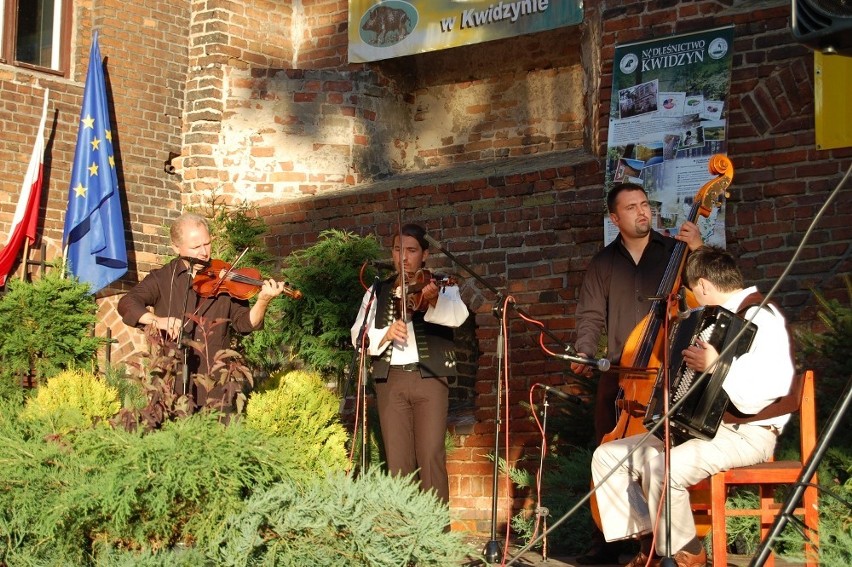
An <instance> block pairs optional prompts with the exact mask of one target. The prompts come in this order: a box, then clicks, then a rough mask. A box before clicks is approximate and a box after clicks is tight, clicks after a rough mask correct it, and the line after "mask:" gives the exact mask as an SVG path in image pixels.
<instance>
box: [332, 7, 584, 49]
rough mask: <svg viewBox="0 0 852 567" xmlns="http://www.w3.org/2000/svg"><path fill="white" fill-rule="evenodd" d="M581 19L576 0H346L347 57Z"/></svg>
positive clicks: (452, 43)
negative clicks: (347, 18)
mask: <svg viewBox="0 0 852 567" xmlns="http://www.w3.org/2000/svg"><path fill="white" fill-rule="evenodd" d="M582 21H583V1H582V0H499V1H497V2H495V1H494V0H461V1H460V0H349V62H350V63H363V62H366V61H378V60H381V59H389V58H391V57H402V56H404V55H412V54H414V53H424V52H426V51H435V50H438V49H448V48H450V47H457V46H460V45H470V44H474V43H481V42H483V41H490V40H494V39H501V38H505V37H513V36H517V35H523V34H528V33H534V32H539V31H544V30H552V29H556V28H559V27H563V26H569V25H575V24H579V23H581V22H582Z"/></svg>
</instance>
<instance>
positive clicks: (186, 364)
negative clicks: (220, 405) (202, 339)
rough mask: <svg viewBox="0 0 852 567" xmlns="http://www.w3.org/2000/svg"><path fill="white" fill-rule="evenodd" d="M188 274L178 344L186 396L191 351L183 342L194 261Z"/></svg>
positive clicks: (183, 390) (183, 391)
mask: <svg viewBox="0 0 852 567" xmlns="http://www.w3.org/2000/svg"><path fill="white" fill-rule="evenodd" d="M182 261H186V260H182ZM186 274H187V276H188V277H189V285H188V286H187V288H186V293H185V294H184V296H183V309H182V310H181V313H180V332H179V333H178V338H177V344H178V350H179V351H181V352H182V353H183V357H182V358H183V369H182V377H183V389H182V393H183V395H184V396H185V395H186V394H187V391H188V388H189V352H188V350H187V346H186V345H185V344H184V342H183V335H184V328H185V327H186V307H187V305H188V303H189V292H190V291H192V280H193V275H192V263H191V262H190V263H189V266H188V267H187V271H186Z"/></svg>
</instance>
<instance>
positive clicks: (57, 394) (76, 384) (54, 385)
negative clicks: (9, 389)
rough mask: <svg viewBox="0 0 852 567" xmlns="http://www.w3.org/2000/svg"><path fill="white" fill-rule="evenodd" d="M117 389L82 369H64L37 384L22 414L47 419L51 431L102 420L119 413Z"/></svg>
mask: <svg viewBox="0 0 852 567" xmlns="http://www.w3.org/2000/svg"><path fill="white" fill-rule="evenodd" d="M120 409H121V402H119V400H118V390H117V389H116V388H113V387H110V386H109V385H108V384H107V383H106V381H105V380H104V379H103V378H100V377H98V376H96V375H95V374H94V373H92V372H89V371H83V370H65V371H63V372H60V373H59V374H57V375H56V376H53V377H52V378H50V379H49V380H48V381H47V383H46V384H42V385H40V386H39V387H38V389H37V391H36V395H35V396H33V397H30V398H29V399H28V400H27V403H26V407H25V408H24V411H23V412H22V414H21V417H22V418H24V419H29V420H41V421H45V422H49V423H51V424H52V426H53V430H54V433H57V432H67V431H70V430H71V429H75V428H80V427H88V426H90V425H92V424H94V423H103V422H106V421H108V420H109V419H110V418H111V417H113V416H114V415H115V414H117V413H118V411H119V410H120Z"/></svg>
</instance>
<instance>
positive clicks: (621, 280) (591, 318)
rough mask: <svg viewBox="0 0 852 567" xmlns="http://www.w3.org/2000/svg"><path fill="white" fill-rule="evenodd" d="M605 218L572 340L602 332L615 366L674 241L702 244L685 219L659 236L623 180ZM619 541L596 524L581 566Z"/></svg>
mask: <svg viewBox="0 0 852 567" xmlns="http://www.w3.org/2000/svg"><path fill="white" fill-rule="evenodd" d="M606 201H607V209H608V210H609V218H610V220H611V221H612V223H613V224H614V225H615V226H616V227H617V228H618V236H617V237H616V238H615V240H613V241H612V242H611V243H610V244H609V245H607V246H606V247H605V248H603V249H602V250H601V251H599V252H598V253H597V254H595V256H594V257H593V258H592V261H591V262H590V263H589V266H588V268H587V269H586V273H585V275H584V277H583V283H582V286H581V288H580V297H579V301H578V303H577V311H576V319H577V340H576V342H575V350H576V351H577V354H578V355H579V356H582V357H585V358H588V357H593V356H594V355H595V354H596V351H597V348H598V341H599V339H600V336H601V334H602V333H604V332H606V335H607V351H606V356H607V358H609V359H610V360H611V361H612V363H613V365H618V363H619V361H620V359H621V354H622V351H623V349H624V345H625V343H626V342H627V339H628V337H629V336H630V332H631V331H632V330H633V329H634V327H636V325H638V324H639V322H640V321H641V320H642V318H643V317H644V316H645V315H646V314H647V313H648V310H649V309H650V307H651V301H650V300H649V299H648V298H649V297H652V296H654V295H655V294H656V293H657V288H658V287H659V285H660V281H661V280H662V279H663V275H664V274H665V271H666V266H667V264H668V262H669V258H670V257H671V255H672V252H673V251H674V248H675V244H676V243H677V241H678V240H680V241H683V242H685V243H686V244H687V246H688V247H689V249H690V250H695V249H697V248H698V247H699V246H701V244H702V242H701V233H700V231H699V229H698V226H697V225H695V224H694V223H692V222H688V221H687V222H685V223H683V225H681V227H680V231H679V232H678V234H677V236H675V237H674V238H672V237H669V236H664V235H662V234H660V233H658V232H657V231H655V230H653V228H652V227H651V204H650V203H649V201H648V195H647V194H646V193H645V189H644V188H643V187H642V186H641V185H636V184H634V183H622V184H617V185H615V186H613V188H612V189H610V191H609V193H608V194H607V199H606ZM571 370H572V371H573V372H574V373H576V374H580V375H583V376H591V373H592V370H591V368H589V367H588V366H585V365H582V364H577V363H572V364H571ZM617 395H618V374H616V373H615V372H604V373H603V374H601V376H600V378H599V379H598V385H597V393H596V396H595V409H594V429H595V444H596V445H597V444H599V443H600V442H601V439H602V438H603V437H604V435H606V434H607V433H609V432H610V431H612V430H613V429H614V428H615V425H616V421H617V417H618V416H617V412H616V407H615V401H616V397H617ZM618 554H619V550H618V546H609V545H607V544H606V543H605V541H604V539H603V535H602V534H601V533H600V531H599V530H597V529H595V530H594V532H593V535H592V546H591V548H590V549H589V551H587V552H586V553H585V554H584V555H581V556H580V557H578V558H577V562H578V563H580V564H582V565H594V564H607V563H616V562H617V561H618Z"/></svg>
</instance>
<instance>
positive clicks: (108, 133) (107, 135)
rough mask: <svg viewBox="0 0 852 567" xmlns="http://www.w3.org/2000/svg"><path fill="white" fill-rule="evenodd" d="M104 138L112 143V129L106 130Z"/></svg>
mask: <svg viewBox="0 0 852 567" xmlns="http://www.w3.org/2000/svg"><path fill="white" fill-rule="evenodd" d="M106 139H107V140H109V142H110V143H112V130H106Z"/></svg>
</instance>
